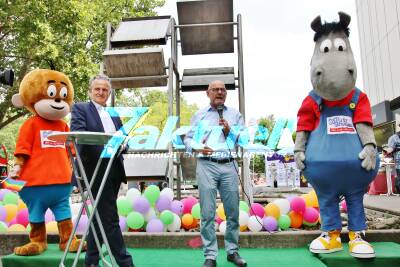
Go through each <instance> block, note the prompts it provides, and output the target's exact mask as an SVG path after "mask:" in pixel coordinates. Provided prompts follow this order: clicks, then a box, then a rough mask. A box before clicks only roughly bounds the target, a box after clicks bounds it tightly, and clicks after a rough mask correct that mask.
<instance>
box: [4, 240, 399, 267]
mask: <svg viewBox="0 0 400 267" xmlns="http://www.w3.org/2000/svg"><path fill="white" fill-rule="evenodd" d="M373 245H374V248H375V251H376V256H377V257H376V258H375V259H372V260H358V259H354V258H353V257H351V256H350V254H349V253H348V251H347V244H346V245H345V248H344V251H342V252H337V253H333V254H320V255H317V256H314V255H313V254H311V253H310V252H309V251H308V248H285V249H277V248H268V249H263V248H257V249H249V248H243V249H241V250H240V255H241V256H242V257H243V258H245V259H246V261H247V262H248V266H249V267H253V266H254V267H264V266H274V267H275V266H276V267H303V266H304V267H306V266H307V267H319V266H321V267H324V266H329V267H333V266H340V267H352V266H377V267H379V266H383V267H391V266H400V244H396V243H390V242H380V243H374V244H373ZM129 253H130V254H131V255H132V256H133V260H134V263H135V266H136V267H157V266H160V267H161V266H162V267H195V266H196V267H198V266H201V265H202V263H203V261H204V258H203V252H202V250H200V249H156V248H154V249H147V248H146V249H144V248H130V249H129ZM73 256H74V254H68V258H67V261H66V266H71V265H72V262H73ZM61 257H62V252H61V251H60V250H59V249H58V245H56V244H50V245H49V248H48V249H47V251H46V252H45V253H43V254H42V255H39V256H31V257H22V256H16V255H14V254H11V255H8V256H5V257H3V258H2V263H3V267H28V266H29V267H35V266H38V267H50V266H51V267H53V266H54V267H56V266H58V264H59V262H60V259H61ZM84 257H85V254H84V253H82V254H81V255H80V259H79V263H78V266H83V259H84ZM228 266H229V267H233V266H234V265H233V264H232V263H229V262H228V261H227V260H226V254H225V251H224V250H220V251H219V257H218V267H228Z"/></svg>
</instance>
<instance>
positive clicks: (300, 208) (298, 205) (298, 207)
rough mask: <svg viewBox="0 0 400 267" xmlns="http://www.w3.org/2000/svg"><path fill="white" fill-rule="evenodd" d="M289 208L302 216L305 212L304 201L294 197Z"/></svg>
mask: <svg viewBox="0 0 400 267" xmlns="http://www.w3.org/2000/svg"><path fill="white" fill-rule="evenodd" d="M290 208H291V209H292V210H293V211H294V212H297V213H300V214H303V213H304V211H305V210H306V201H305V200H304V199H303V198H301V197H295V198H293V199H292V201H291V202H290Z"/></svg>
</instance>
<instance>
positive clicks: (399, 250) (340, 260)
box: [317, 242, 400, 267]
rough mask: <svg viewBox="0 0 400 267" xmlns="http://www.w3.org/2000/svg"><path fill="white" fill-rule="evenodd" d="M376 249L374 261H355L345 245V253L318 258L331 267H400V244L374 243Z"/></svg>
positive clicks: (323, 255)
mask: <svg viewBox="0 0 400 267" xmlns="http://www.w3.org/2000/svg"><path fill="white" fill-rule="evenodd" d="M372 245H373V246H374V249H375V253H376V258H374V259H355V258H353V257H352V256H350V254H349V252H348V251H349V249H348V245H347V244H344V245H343V251H340V252H336V253H332V254H319V255H318V256H317V257H318V258H319V259H320V260H321V261H322V262H323V263H325V264H326V265H327V266H329V267H337V266H339V267H344V266H346V267H356V266H363V267H364V266H385V267H391V266H400V244H397V243H392V242H379V243H372Z"/></svg>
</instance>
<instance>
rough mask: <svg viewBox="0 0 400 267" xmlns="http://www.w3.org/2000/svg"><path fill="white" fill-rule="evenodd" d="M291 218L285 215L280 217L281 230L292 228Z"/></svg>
mask: <svg viewBox="0 0 400 267" xmlns="http://www.w3.org/2000/svg"><path fill="white" fill-rule="evenodd" d="M290 223H291V221H290V217H289V216H288V215H286V214H283V215H281V216H280V217H279V220H278V225H279V228H281V230H285V229H288V228H289V227H290Z"/></svg>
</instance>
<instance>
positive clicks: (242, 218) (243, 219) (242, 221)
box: [239, 210, 249, 226]
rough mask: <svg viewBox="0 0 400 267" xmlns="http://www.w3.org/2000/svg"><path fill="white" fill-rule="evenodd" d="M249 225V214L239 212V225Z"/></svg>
mask: <svg viewBox="0 0 400 267" xmlns="http://www.w3.org/2000/svg"><path fill="white" fill-rule="evenodd" d="M248 223H249V214H247V212H245V211H243V210H240V211H239V225H240V226H245V225H247V224H248Z"/></svg>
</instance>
